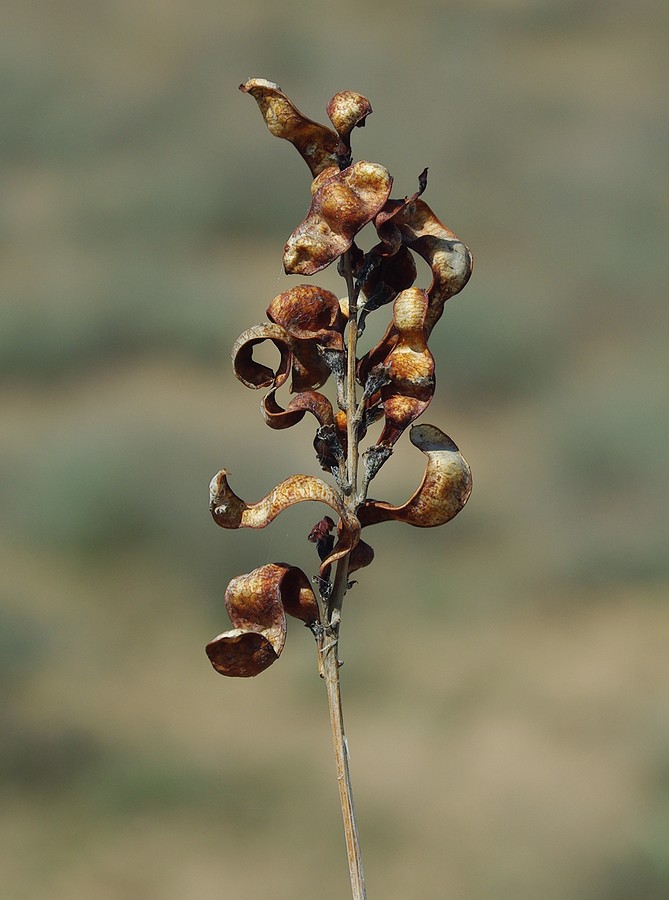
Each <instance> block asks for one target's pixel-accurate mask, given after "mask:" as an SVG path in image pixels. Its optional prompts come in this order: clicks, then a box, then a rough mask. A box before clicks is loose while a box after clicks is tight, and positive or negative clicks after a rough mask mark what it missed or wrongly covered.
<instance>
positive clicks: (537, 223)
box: [0, 0, 669, 900]
mask: <svg viewBox="0 0 669 900" xmlns="http://www.w3.org/2000/svg"><path fill="white" fill-rule="evenodd" d="M668 25H669V12H668V8H667V6H666V4H665V3H664V2H662V0H640V2H639V0H634V2H633V0H618V2H616V0H613V2H610V0H609V2H592V3H588V4H581V3H573V2H568V0H563V2H557V0H543V2H540V0H537V2H530V0H527V2H524V0H476V2H451V3H437V2H432V0H417V2H415V3H413V4H408V5H407V4H400V3H396V2H394V0H393V2H387V3H385V4H378V3H370V4H367V5H365V4H360V3H349V2H348V0H345V2H343V3H339V4H337V5H335V6H330V7H320V6H319V5H317V4H315V5H312V6H311V7H306V6H304V5H303V4H298V3H296V2H294V0H284V2H283V3H281V4H272V3H266V2H258V3H255V4H253V3H250V4H232V3H230V2H229V0H228V2H217V3H214V2H209V0H190V2H184V0H162V2H159V0H132V2H130V0H110V2H106V3H98V2H93V3H91V2H83V0H62V2H59V3H50V2H47V0H33V2H29V3H25V2H18V0H9V3H7V4H5V8H4V14H3V28H2V30H1V32H0V123H1V125H0V128H1V129H2V142H1V152H2V157H3V161H2V185H3V189H2V204H1V205H0V241H1V243H0V256H1V260H2V280H3V287H2V305H1V307H0V317H1V322H0V370H1V372H2V376H3V383H2V408H3V423H4V424H3V428H2V432H1V434H0V453H1V462H2V479H3V489H2V497H3V502H2V505H1V506H0V520H1V524H2V537H1V539H0V553H1V557H2V561H1V565H2V573H3V577H2V598H1V605H0V783H1V786H2V788H1V789H2V795H3V803H2V805H1V807H0V844H1V845H2V847H3V850H2V854H1V860H0V881H1V883H2V885H3V888H2V893H3V896H6V897H8V898H12V900H13V898H17V900H18V898H21V900H33V898H37V897H42V896H45V895H48V896H49V898H50V900H84V898H85V900H89V898H96V900H135V898H142V900H183V898H190V897H196V896H197V897H199V898H202V900H208V898H211V900H213V898H220V897H230V898H232V897H234V898H239V900H241V898H245V900H256V898H260V897H266V896H269V895H271V896H272V897H274V898H277V900H296V898H307V897H309V898H311V897H319V898H323V900H335V898H337V900H339V898H341V897H343V896H346V893H347V890H348V888H347V880H346V871H345V866H344V865H343V862H342V861H343V846H342V836H341V833H340V832H341V829H340V822H339V818H338V817H339V813H338V807H337V800H336V790H335V785H334V772H333V764H332V760H331V755H330V747H329V737H328V730H327V724H326V708H325V699H324V697H323V696H322V686H321V684H320V683H319V681H318V678H317V677H316V673H315V653H314V649H313V646H312V643H313V642H312V640H311V637H310V635H309V634H308V632H306V631H305V630H303V629H300V628H299V627H296V626H295V625H293V627H292V628H291V632H290V634H289V645H288V648H287V651H286V653H285V654H284V656H283V658H282V660H281V663H280V665H277V666H276V667H275V668H274V669H272V671H271V672H269V673H267V674H265V675H263V676H261V677H260V678H258V679H256V680H254V681H252V682H248V683H246V682H244V683H242V682H239V681H235V682H233V681H227V680H224V679H221V678H218V677H217V676H215V675H214V674H213V673H212V671H211V669H210V667H209V664H208V662H207V660H206V658H205V656H204V653H203V651H202V647H203V645H204V643H205V642H206V641H207V640H208V639H209V638H211V637H212V636H213V635H214V634H216V633H217V631H220V630H223V629H224V628H225V626H226V620H225V615H224V613H223V606H222V593H223V589H224V586H225V584H226V583H227V581H228V579H229V578H230V577H231V576H232V575H234V574H238V573H240V572H242V571H249V570H250V569H251V568H253V567H254V566H256V565H259V564H262V563H264V562H266V561H269V560H274V559H277V560H278V559H287V560H289V561H290V562H294V563H295V564H298V565H302V566H304V567H305V568H307V569H308V570H309V571H311V570H313V569H314V568H315V560H314V558H313V548H312V547H311V546H310V545H308V544H307V543H306V541H305V540H304V536H305V534H306V532H307V531H308V529H309V527H310V525H311V524H313V521H315V517H317V514H316V516H315V514H314V512H313V510H312V511H306V512H305V513H303V512H302V511H301V510H291V511H289V512H288V513H286V514H285V516H282V518H281V519H280V520H279V521H277V522H276V523H274V524H273V525H272V526H271V527H270V528H269V529H268V530H267V531H266V532H262V533H259V534H252V535H247V534H235V533H229V534H228V533H222V532H220V530H218V529H216V528H215V527H214V526H213V525H212V524H211V523H210V521H209V517H208V512H207V508H206V487H207V483H208V480H209V478H210V476H211V475H212V474H213V473H214V472H215V471H216V470H217V469H218V468H219V467H220V465H222V464H223V463H225V464H226V466H227V467H229V468H230V469H231V471H232V473H233V476H234V486H235V488H236V489H237V490H238V491H239V493H241V494H242V495H243V496H248V497H249V498H250V499H253V498H255V497H258V496H260V495H261V493H264V492H265V491H266V490H268V489H269V488H270V487H272V486H273V485H274V484H275V483H276V482H277V481H278V480H280V479H281V478H283V477H285V476H286V475H288V474H291V473H292V472H295V471H300V470H301V471H306V472H316V471H317V468H316V465H315V460H313V458H312V456H313V454H312V452H311V450H310V431H309V429H308V427H307V425H306V424H303V425H302V426H299V427H297V428H295V429H293V431H292V432H288V433H272V432H269V430H268V429H266V428H265V426H264V425H263V424H262V423H261V421H260V416H259V414H258V411H257V397H255V396H254V395H253V394H251V393H250V392H248V391H246V390H245V389H244V388H243V387H242V386H241V385H239V384H238V383H237V382H235V381H234V379H233V377H232V375H231V372H230V368H229V364H228V353H229V348H230V345H231V344H232V342H233V340H234V338H235V337H236V336H237V334H238V333H239V332H240V331H241V330H242V329H243V328H245V327H247V326H248V325H249V324H252V323H253V322H255V321H260V320H261V319H262V318H263V312H264V308H265V306H266V305H267V303H268V302H269V301H270V300H271V298H272V296H273V295H274V294H276V293H279V291H281V290H283V289H285V287H286V286H287V285H288V283H292V282H289V281H288V279H286V278H285V276H283V275H282V274H281V270H280V258H281V248H282V245H283V241H284V240H285V238H286V236H287V235H288V233H289V232H290V230H292V228H293V227H294V226H295V225H296V224H297V222H298V221H299V220H300V219H301V218H302V216H303V214H304V212H305V210H306V208H307V202H308V187H309V184H308V173H307V171H306V168H305V167H304V165H303V163H302V161H301V160H300V159H299V157H298V156H297V154H296V153H294V151H293V149H292V148H291V147H290V146H289V145H288V144H285V143H283V142H278V141H276V140H273V139H272V138H270V136H269V135H268V134H267V133H266V131H265V128H264V126H263V124H262V122H261V120H260V118H259V116H258V114H257V110H256V109H255V105H254V104H253V103H252V101H250V100H249V98H246V97H243V96H242V95H241V94H239V93H238V92H237V90H236V86H237V84H238V83H239V82H241V81H243V80H245V79H246V78H248V77H249V76H251V75H259V76H264V77H267V78H271V79H273V80H276V81H277V82H278V83H279V84H281V85H282V87H283V88H284V89H285V90H286V91H287V92H288V93H289V94H290V96H292V97H294V98H295V100H296V101H297V102H298V104H299V106H300V107H301V108H302V109H303V111H304V112H305V113H307V114H308V115H311V116H313V117H314V118H321V119H322V118H323V115H324V113H323V108H324V106H325V103H326V102H327V100H328V99H329V98H330V97H331V96H332V94H333V93H334V92H335V91H337V90H341V89H346V88H350V89H355V90H358V91H361V92H362V93H364V94H365V95H367V96H369V97H370V98H371V100H372V104H373V106H374V109H375V114H374V116H372V117H371V119H370V120H369V123H368V127H367V128H365V129H364V131H360V132H357V133H356V135H355V138H356V142H355V152H356V155H357V157H358V158H368V159H373V160H378V161H379V162H382V163H384V164H385V165H387V166H388V167H389V169H390V170H391V172H392V173H393V175H394V177H395V191H394V193H395V195H396V196H401V195H403V194H406V193H410V192H412V191H413V190H414V189H415V185H416V177H417V174H418V172H420V170H421V169H422V168H423V166H424V165H429V166H430V183H429V187H428V193H427V194H426V198H427V200H428V202H429V203H430V204H431V205H432V206H433V207H434V209H435V210H436V212H437V213H438V215H439V216H440V217H441V218H442V219H443V220H444V221H445V222H446V223H447V224H448V225H449V226H450V227H452V228H453V229H454V230H455V231H456V232H457V233H458V234H459V235H460V236H461V237H462V238H463V239H464V240H465V241H467V243H468V244H469V245H470V246H471V247H472V249H473V251H474V254H475V259H476V264H475V273H474V277H473V279H472V281H471V282H470V284H469V286H468V287H467V288H466V290H465V291H464V292H463V294H462V295H460V296H459V297H457V298H456V299H454V300H453V301H452V305H449V306H447V308H446V311H445V315H444V317H443V319H442V321H441V323H440V325H439V327H438V328H437V330H436V331H435V333H434V336H433V339H432V342H431V346H432V349H433V350H434V353H435V355H436V357H437V371H438V373H439V387H438V393H437V399H435V401H434V403H433V405H432V407H431V409H430V410H429V412H428V414H427V415H426V420H427V421H433V422H435V423H436V424H438V425H439V426H440V427H443V428H445V429H446V430H448V431H449V432H450V433H451V434H452V436H453V437H454V438H455V440H456V441H457V442H458V443H459V444H460V446H461V447H462V449H463V452H464V453H465V455H466V456H467V457H468V459H469V460H470V462H471V464H472V468H473V471H474V477H475V491H474V494H473V497H472V500H471V502H470V504H469V506H468V508H467V509H466V511H465V512H464V513H463V514H462V516H461V517H459V518H458V519H457V520H456V521H455V522H453V523H452V524H450V525H449V526H447V527H445V528H444V529H440V530H437V531H434V532H424V531H420V532H417V531H412V530H410V529H406V530H405V529H402V527H401V526H399V525H397V526H394V525H388V526H384V528H383V529H379V532H378V534H376V535H375V548H376V552H377V560H376V563H375V565H374V566H373V567H372V568H370V569H369V570H367V571H364V572H362V573H361V575H360V578H359V581H360V585H359V587H357V588H356V589H355V591H354V592H353V593H352V594H351V595H350V600H348V601H347V609H346V619H345V623H344V632H343V642H342V654H343V657H344V659H345V662H346V666H345V669H344V670H343V676H344V691H345V695H346V703H347V726H348V728H347V730H348V732H349V736H350V740H351V745H352V763H353V774H354V782H355V788H356V797H357V803H358V807H359V814H360V818H361V829H362V836H363V842H364V852H365V863H366V870H367V877H368V882H369V886H370V888H369V889H370V896H373V897H383V898H386V900H391V898H392V900H394V898H397V900H400V898H401V900H405V898H409V897H410V898H412V900H435V898H448V900H492V898H494V900H507V898H508V900H511V898H513V900H537V898H539V897H540V898H541V900H574V898H579V900H618V898H620V900H630V898H634V900H660V898H666V897H667V896H669V851H668V850H667V841H666V834H667V828H668V827H669V777H668V773H669V730H668V728H667V720H666V708H667V702H668V701H669V677H668V676H669V655H668V654H667V636H668V635H669V608H668V607H667V580H666V578H667V567H668V561H669V555H668V554H667V528H666V499H665V497H666V485H667V483H668V475H669V472H668V470H667V469H668V467H667V454H666V434H667V425H668V421H667V418H668V416H667V403H666V393H667V363H666V359H667V351H666V325H667V319H668V316H667V304H666V240H667V225H668V220H669V216H668V211H669V195H668V193H667V180H666V159H667V151H668V149H669V147H668V144H669V124H668V122H667V117H666V109H665V100H666V96H665V95H666V46H667V39H668V38H669V33H668V32H669V29H668V27H667V26H668ZM319 281H320V282H321V283H324V284H325V286H326V287H330V288H334V289H336V290H339V291H341V287H340V286H338V285H337V281H338V280H337V279H336V277H335V275H334V273H329V272H327V273H324V276H323V277H322V278H320V277H319ZM379 315H383V313H380V314H379ZM372 330H373V328H372ZM396 455H397V459H396V460H395V461H394V462H393V463H392V464H389V465H388V467H387V468H386V469H385V470H384V472H383V473H382V475H381V476H379V479H378V484H377V483H375V488H376V490H375V493H376V495H377V496H380V495H381V494H385V495H386V496H387V497H388V499H391V500H395V501H399V500H401V499H404V498H406V496H408V495H409V493H410V492H411V491H413V489H414V487H415V485H416V484H417V481H418V479H419V477H420V474H421V472H422V463H421V461H420V460H418V459H416V454H415V451H412V449H411V448H409V449H407V448H406V447H402V448H399V449H398V451H397V454H396ZM381 618H383V621H384V627H383V634H384V635H385V636H387V635H388V634H394V635H396V637H395V638H394V639H393V640H392V641H390V642H388V641H387V638H384V640H383V641H381V640H380V639H379V637H378V624H379V621H380V619H381Z"/></svg>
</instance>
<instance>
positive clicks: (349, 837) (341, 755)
mask: <svg viewBox="0 0 669 900" xmlns="http://www.w3.org/2000/svg"><path fill="white" fill-rule="evenodd" d="M338 630H339V626H338V624H337V632H338ZM325 641H326V644H325V646H324V647H323V648H322V652H321V672H322V675H323V678H324V679H325V685H326V688H327V694H328V706H329V708H330V726H331V728H332V744H333V746H334V752H335V763H336V766H337V787H338V788H339V801H340V803H341V812H342V817H343V819H344V835H345V837H346V855H347V857H348V871H349V876H350V879H351V893H352V896H353V900H366V897H367V894H366V892H365V876H364V873H363V870H362V854H361V852H360V841H359V838H358V824H357V820H356V815H355V806H354V804H353V789H352V786H351V773H350V767H349V756H348V743H347V741H346V735H345V733H344V718H343V715H342V705H341V690H340V683H339V666H340V663H339V658H338V653H337V650H338V636H333V639H332V640H331V641H329V640H328V635H327V633H326V635H325Z"/></svg>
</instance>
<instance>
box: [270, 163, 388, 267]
mask: <svg viewBox="0 0 669 900" xmlns="http://www.w3.org/2000/svg"><path fill="white" fill-rule="evenodd" d="M391 187H392V178H391V176H390V174H389V172H388V170H387V169H386V168H385V167H384V166H381V165H379V164H378V163H371V162H366V161H364V160H361V161H360V162H356V163H353V165H351V166H349V167H348V168H347V169H344V170H343V171H342V172H335V173H334V174H333V175H332V176H331V177H328V178H324V180H323V181H322V182H321V183H320V186H319V187H318V190H317V191H316V193H315V194H314V195H313V197H312V201H311V206H310V208H309V212H308V213H307V216H306V218H305V219H304V221H302V222H301V223H300V224H299V225H298V226H297V228H296V229H295V231H294V232H293V233H292V234H291V236H290V237H289V238H288V241H287V242H286V246H285V248H284V252H283V266H284V269H285V271H286V272H287V274H289V275H314V274H315V273H316V272H320V270H321V269H324V268H325V267H326V266H329V265H330V263H332V262H334V260H335V259H337V258H338V257H339V256H341V255H342V254H343V253H345V252H346V251H347V250H348V249H349V247H350V246H351V244H352V242H353V238H354V237H355V236H356V234H357V233H358V232H359V231H360V229H361V228H364V226H365V225H366V224H367V223H368V222H371V221H372V219H373V218H374V216H376V215H377V213H378V212H379V211H380V210H381V209H382V208H383V206H384V204H385V203H386V201H387V200H388V197H389V195H390V189H391Z"/></svg>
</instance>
